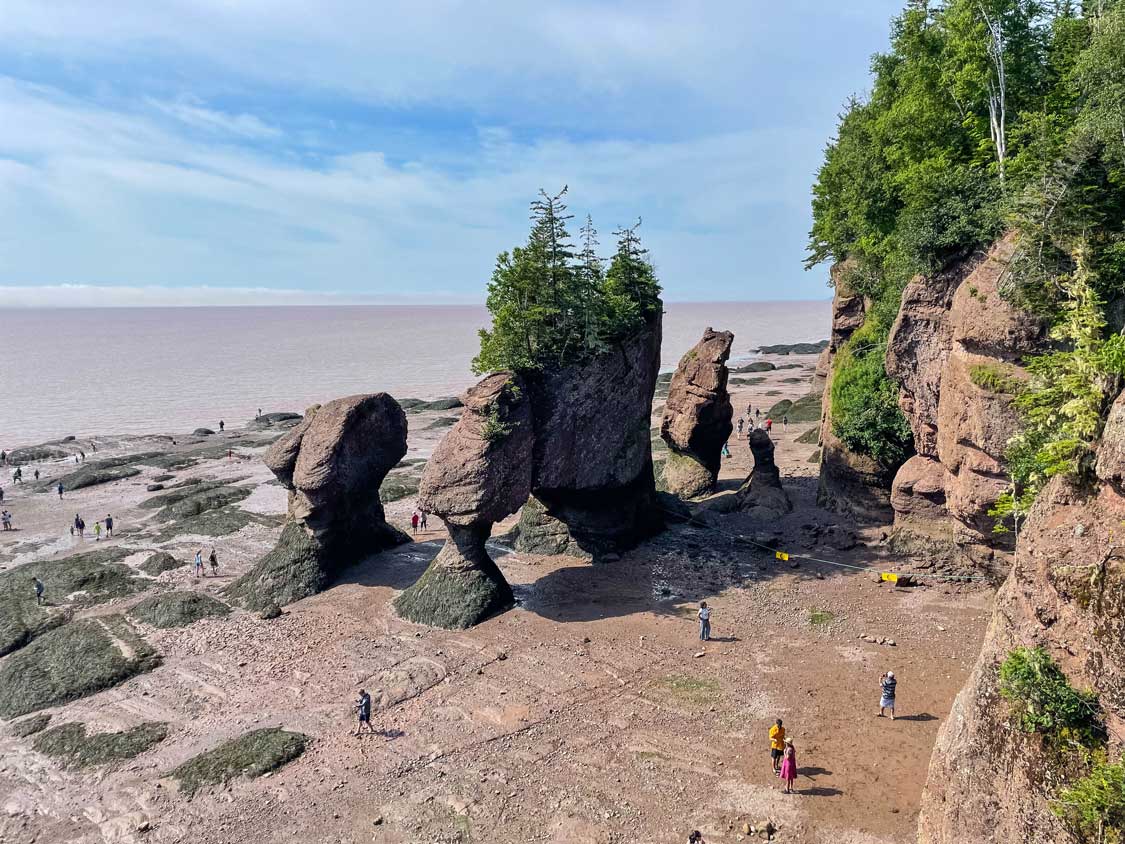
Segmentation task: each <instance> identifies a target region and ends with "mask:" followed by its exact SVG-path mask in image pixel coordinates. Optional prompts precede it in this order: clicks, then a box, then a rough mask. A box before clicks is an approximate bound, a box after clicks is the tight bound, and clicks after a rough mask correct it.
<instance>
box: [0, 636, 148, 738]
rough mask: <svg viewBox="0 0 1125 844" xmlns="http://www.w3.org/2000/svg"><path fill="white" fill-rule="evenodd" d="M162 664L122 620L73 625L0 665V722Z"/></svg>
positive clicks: (42, 637) (66, 700) (70, 699)
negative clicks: (0, 719) (2, 719)
mask: <svg viewBox="0 0 1125 844" xmlns="http://www.w3.org/2000/svg"><path fill="white" fill-rule="evenodd" d="M159 664H160V657H159V655H158V654H157V653H156V651H154V650H153V649H152V647H151V646H150V645H149V644H148V643H147V642H146V641H145V640H144V639H142V638H141V637H140V636H138V635H137V634H136V633H134V632H133V630H132V628H130V627H129V625H128V623H127V622H126V621H125V619H124V618H123V617H122V616H119V615H117V616H107V617H104V618H97V619H92V618H91V619H83V620H81V621H72V622H70V623H69V624H64V625H63V626H62V627H57V628H55V629H53V630H50V631H48V632H47V633H44V634H43V635H42V636H40V637H38V638H37V639H35V640H34V641H32V642H31V644H29V645H28V646H27V647H25V648H23V649H22V650H20V651H18V652H17V653H14V654H12V655H11V656H9V657H8V658H7V659H6V660H4V662H3V663H0V718H15V717H17V716H19V715H26V714H27V713H29V712H35V711H36V710H39V709H44V708H46V707H48V706H55V705H57V704H61V703H67V702H69V701H72V700H77V699H78V698H82V697H85V696H87V695H91V694H94V693H95V692H99V691H101V690H102V689H108V688H110V687H111V686H115V685H117V684H118V683H122V682H124V681H125V680H128V679H129V678H130V677H133V676H135V675H137V674H141V673H143V672H145V671H151V670H152V669H153V668H155V667H156V666H157V665H159Z"/></svg>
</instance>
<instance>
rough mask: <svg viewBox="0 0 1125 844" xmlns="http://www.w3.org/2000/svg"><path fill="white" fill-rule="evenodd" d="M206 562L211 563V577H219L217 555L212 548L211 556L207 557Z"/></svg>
mask: <svg viewBox="0 0 1125 844" xmlns="http://www.w3.org/2000/svg"><path fill="white" fill-rule="evenodd" d="M207 561H208V562H209V563H211V575H212V576H213V577H218V576H219V555H218V554H216V553H215V549H214V548H212V549H211V554H210V556H208V557H207Z"/></svg>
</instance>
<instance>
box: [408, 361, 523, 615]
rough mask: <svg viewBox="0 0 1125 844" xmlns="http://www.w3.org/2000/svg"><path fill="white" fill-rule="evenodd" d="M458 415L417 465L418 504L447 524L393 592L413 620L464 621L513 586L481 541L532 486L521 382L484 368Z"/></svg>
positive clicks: (500, 601)
mask: <svg viewBox="0 0 1125 844" xmlns="http://www.w3.org/2000/svg"><path fill="white" fill-rule="evenodd" d="M464 403H465V411H464V413H463V414H462V415H461V419H460V420H459V421H458V422H457V424H456V425H454V426H453V428H452V429H451V430H450V431H449V433H448V434H447V435H446V436H445V437H444V438H443V439H442V441H441V442H440V443H439V444H438V446H437V448H436V449H435V450H434V453H433V456H432V457H431V458H430V461H429V462H428V463H427V464H426V469H425V471H424V472H423V473H422V481H421V484H420V486H419V489H418V506H419V507H421V508H422V509H424V510H426V511H427V512H430V513H434V514H435V515H437V516H440V517H441V518H442V519H443V520H444V522H445V525H446V527H447V528H448V529H449V539H448V540H447V541H446V543H445V547H443V548H442V550H441V552H440V553H439V554H438V555H437V557H436V558H434V560H433V562H431V563H430V566H429V568H427V569H426V571H425V573H424V574H423V575H422V577H421V578H419V580H418V581H417V582H416V583H415V584H414V585H413V586H411V587H410V588H409V589H407V590H406V591H405V592H403V593H402V594H401V595H399V597H398V598H397V599H396V600H395V607H396V608H397V609H398V611H399V613H400V614H401V615H402V616H403V617H404V618H408V619H410V620H412V621H418V622H422V623H425V624H433V625H436V626H438V627H445V628H451V629H458V628H465V627H470V626H471V625H473V624H476V623H478V622H480V621H483V620H484V619H485V618H487V617H488V616H490V615H492V614H493V613H496V612H499V611H500V610H504V609H507V608H508V607H509V606H511V605H512V601H513V598H512V589H511V587H510V586H509V585H508V582H507V581H506V580H505V579H504V576H503V575H502V574H501V573H500V570H499V569H498V568H497V567H496V563H495V562H493V561H492V559H491V558H490V557H489V556H488V552H487V551H486V550H485V542H486V541H487V540H488V537H489V535H490V534H491V533H492V525H493V524H494V523H496V522H498V521H500V520H501V519H503V518H504V517H505V516H509V515H511V514H512V513H515V512H516V511H517V510H518V509H519V508H520V507H521V506H522V505H523V503H524V502H525V501H527V499H528V496H529V495H530V494H531V478H532V450H533V446H534V441H535V439H534V438H535V432H534V427H533V424H532V416H531V401H530V397H529V395H528V391H527V387H526V384H525V383H524V382H523V380H522V379H521V378H520V377H519V376H517V375H514V374H512V373H509V372H500V373H496V374H493V375H489V376H488V377H487V378H485V379H484V380H483V381H481V382H480V383H479V384H477V385H476V386H475V387H472V388H471V389H470V390H469V391H468V393H467V394H466V395H465V397H464Z"/></svg>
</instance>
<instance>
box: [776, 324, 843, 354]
mask: <svg viewBox="0 0 1125 844" xmlns="http://www.w3.org/2000/svg"><path fill="white" fill-rule="evenodd" d="M856 327H857V328H858V326H856ZM828 345H829V341H828V340H818V341H817V342H815V343H775V344H774V345H772V346H760V347H758V348H757V349H755V350H754V351H756V352H757V353H758V354H760V355H818V354H820V353H821V352H822V351H824V350H825V349H826V348H828Z"/></svg>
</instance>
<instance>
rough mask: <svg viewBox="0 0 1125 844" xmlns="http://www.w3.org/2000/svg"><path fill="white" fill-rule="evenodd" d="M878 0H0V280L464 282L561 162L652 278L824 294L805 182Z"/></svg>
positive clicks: (131, 286) (710, 294)
mask: <svg viewBox="0 0 1125 844" xmlns="http://www.w3.org/2000/svg"><path fill="white" fill-rule="evenodd" d="M896 5H897V3H896V2H892V0H869V1H868V2H867V3H858V4H849V7H848V9H847V10H841V9H836V8H835V7H826V6H825V5H824V4H820V3H813V2H812V0H797V2H795V3H794V4H787V5H786V6H785V7H784V8H782V7H781V5H779V4H773V3H766V2H764V0H748V2H743V3H735V2H729V3H726V2H723V3H716V4H707V5H706V6H697V5H695V4H685V3H655V4H633V3H624V4H613V5H609V4H604V3H595V2H592V0H591V2H582V1H581V0H580V2H578V3H577V4H568V5H567V6H566V7H565V9H564V8H563V7H560V6H555V5H552V4H539V5H533V6H528V5H526V4H515V3H503V2H502V3H497V4H483V5H482V4H475V3H465V2H453V0H445V2H440V3H438V4H436V5H435V4H416V3H408V2H393V3H381V4H376V5H371V4H361V3H354V2H344V0H326V2H324V3H318V4H311V3H303V2H298V0H284V2H281V3H278V2H276V0H274V2H269V3H266V2H265V0H244V2H240V3H228V2H224V1H223V0H190V2H189V0H172V2H169V3H164V4H150V3H142V2H129V1H128V0H110V2H108V4H99V5H98V8H97V9H95V8H93V7H92V6H90V5H89V4H86V3H82V2H76V0H59V2H58V3H55V4H49V8H48V6H45V5H44V4H41V3H38V2H33V1H32V2H25V0H8V3H6V4H5V14H4V15H2V16H0V48H6V49H4V50H0V114H3V115H4V123H5V131H4V132H3V133H0V213H2V214H3V215H4V219H5V221H6V222H5V226H4V227H3V228H2V229H0V285H8V286H9V287H8V288H7V290H0V301H3V299H4V297H5V295H6V296H7V297H8V299H9V301H10V300H11V299H12V298H13V297H14V296H15V295H16V293H15V292H14V291H15V290H16V289H17V288H16V286H17V285H18V286H19V289H20V290H24V289H25V288H26V289H31V288H36V289H40V290H42V291H43V293H42V296H43V298H45V299H51V300H52V301H55V300H56V299H57V298H58V293H57V292H56V291H59V290H63V291H65V290H70V291H72V292H71V293H70V294H65V293H64V294H63V298H67V296H68V295H69V296H70V297H71V298H73V296H74V295H75V294H74V293H73V291H74V290H75V289H76V288H63V287H59V285H66V284H83V285H94V286H96V287H97V288H98V289H103V288H104V290H103V292H101V293H100V294H95V295H96V296H99V297H100V298H101V299H102V300H105V299H107V298H114V300H115V301H119V300H120V301H123V299H127V298H129V297H130V296H134V297H135V298H136V299H137V300H138V301H149V299H148V298H146V297H150V296H154V295H158V296H159V297H164V298H165V299H166V298H167V297H168V296H169V295H172V296H173V297H175V296H178V294H168V293H166V292H162V291H165V290H167V289H171V288H177V289H183V290H189V289H190V290H194V291H195V295H197V296H204V295H205V291H211V290H212V289H214V288H224V289H231V290H243V291H246V290H257V289H258V288H259V287H264V288H268V289H270V290H273V291H304V290H332V291H339V292H341V293H343V294H349V295H350V294H352V293H356V292H363V293H369V294H373V295H376V296H389V295H404V294H405V295H417V296H422V297H429V298H431V299H436V298H439V297H440V298H456V297H458V296H460V297H467V298H479V297H480V296H481V295H482V294H483V288H484V283H485V281H486V280H487V278H488V275H489V273H490V271H491V266H492V262H493V259H494V257H495V255H496V253H497V252H498V251H499V250H501V249H505V248H508V247H510V246H511V245H512V244H514V243H517V242H519V241H520V240H522V239H523V237H524V236H525V233H526V219H527V202H528V201H529V200H530V199H531V198H533V196H534V194H535V191H536V190H537V189H538V188H539V187H540V186H543V187H546V188H554V187H557V186H561V185H562V184H564V183H565V184H569V185H570V186H571V199H572V209H573V210H574V211H575V212H576V213H578V214H580V215H584V214H585V213H586V212H587V211H589V212H591V213H592V214H593V215H594V217H595V221H596V222H597V223H598V225H599V226H600V227H601V228H602V230H603V238H602V239H603V243H607V244H608V243H609V241H610V240H611V237H610V236H609V231H610V230H611V229H612V228H613V227H615V226H617V225H621V224H626V223H629V222H631V221H632V220H633V219H635V218H636V217H637V216H643V217H644V221H645V222H644V227H643V233H644V236H645V239H646V242H647V243H648V244H649V246H650V247H651V249H652V251H653V255H654V257H655V258H656V260H657V262H658V265H659V269H660V273H661V276H662V279H663V281H664V283H665V285H666V287H667V289H668V291H669V294H670V296H671V297H673V298H680V299H685V298H707V299H741V298H776V297H777V296H779V295H782V296H785V297H791V296H805V297H819V296H821V295H823V279H822V278H821V277H819V276H814V275H806V274H804V273H803V272H802V270H801V268H800V264H801V259H802V257H803V246H804V240H805V235H806V232H807V230H808V225H809V213H808V189H809V185H810V183H811V180H812V178H813V173H814V170H815V167H816V164H817V161H818V159H819V156H820V150H821V148H822V146H823V143H824V141H825V139H826V138H827V137H828V135H829V134H830V132H831V128H832V125H833V122H834V119H835V113H836V110H837V108H838V106H839V104H840V103H841V102H842V101H843V100H844V98H845V97H846V95H847V94H848V93H850V92H851V91H853V90H856V89H858V88H862V87H863V84H864V80H865V73H864V68H865V66H866V59H865V56H866V53H868V52H870V50H871V49H873V48H874V47H875V46H877V44H878V40H879V39H880V38H881V37H882V34H883V32H884V31H885V18H886V16H887V15H888V14H889V12H890V10H891V9H893V8H894V7H895V6H896ZM841 27H849V28H850V29H849V32H850V33H851V34H850V35H849V37H846V38H842V37H841V32H840V30H841ZM5 53H6V54H7V56H8V58H7V59H5V58H3V57H2V56H3V55H4V54H5ZM12 56H19V57H21V58H20V59H19V60H18V61H17V60H15V59H13V58H12ZM849 69H850V70H851V73H850V74H849V73H847V72H846V71H847V70H849ZM5 73H6V75H3V74H5ZM126 288H127V289H128V290H143V291H149V292H148V293H133V294H131V293H128V292H126ZM80 289H83V290H89V289H92V288H80ZM105 290H112V291H114V292H112V294H111V293H109V292H105ZM154 290H155V291H161V292H159V293H158V294H157V293H153V291H154ZM19 295H20V296H23V297H27V296H32V298H34V296H33V294H31V293H27V292H26V290H24V292H22V293H20V294H19ZM83 295H85V294H83ZM185 295H187V294H185ZM206 295H207V296H211V295H212V294H211V293H206ZM232 295H233V294H232ZM237 295H240V296H241V295H254V294H251V293H239V294H237ZM263 295H264V294H263ZM269 295H270V296H274V295H280V294H272V293H271V294H269ZM293 295H298V294H296V293H294V294H293ZM300 295H304V294H300Z"/></svg>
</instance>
